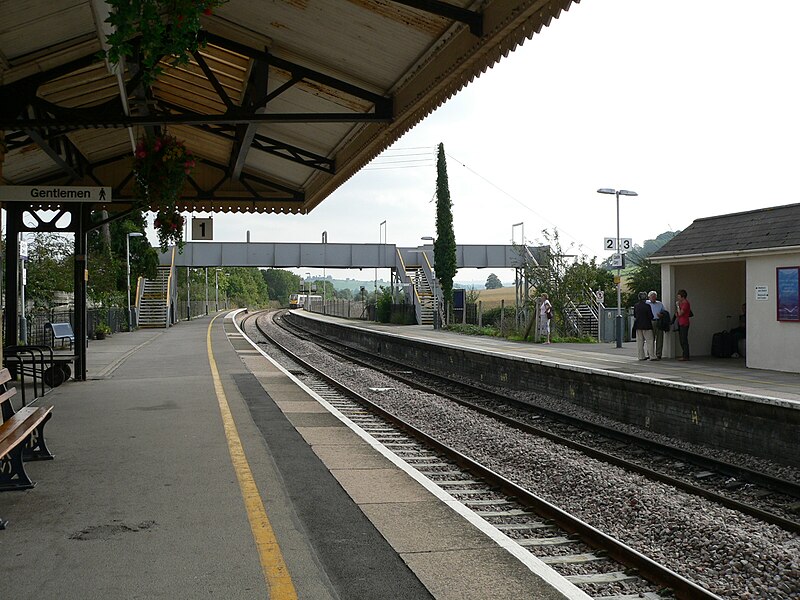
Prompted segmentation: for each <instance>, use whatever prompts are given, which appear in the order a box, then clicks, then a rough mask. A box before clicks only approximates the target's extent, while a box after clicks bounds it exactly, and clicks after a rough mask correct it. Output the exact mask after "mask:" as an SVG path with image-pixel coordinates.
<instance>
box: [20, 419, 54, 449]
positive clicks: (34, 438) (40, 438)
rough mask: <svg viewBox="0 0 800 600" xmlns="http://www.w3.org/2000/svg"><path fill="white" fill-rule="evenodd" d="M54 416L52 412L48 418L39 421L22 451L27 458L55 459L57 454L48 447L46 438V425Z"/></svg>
mask: <svg viewBox="0 0 800 600" xmlns="http://www.w3.org/2000/svg"><path fill="white" fill-rule="evenodd" d="M52 416H53V415H52V414H49V415H47V418H46V419H45V420H44V421H42V422H41V423H39V426H38V427H37V428H36V429H34V430H33V431H32V432H31V434H30V436H28V440H27V441H26V442H25V447H24V448H23V451H22V453H23V456H24V457H25V460H53V459H54V458H55V455H53V454H51V453H50V450H48V449H47V444H46V443H45V439H44V426H45V424H46V423H47V422H48V421H49V420H50V417H52Z"/></svg>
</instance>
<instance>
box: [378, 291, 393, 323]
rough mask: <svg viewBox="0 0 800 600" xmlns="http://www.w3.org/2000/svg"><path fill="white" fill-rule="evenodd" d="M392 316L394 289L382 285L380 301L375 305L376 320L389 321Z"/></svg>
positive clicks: (380, 321)
mask: <svg viewBox="0 0 800 600" xmlns="http://www.w3.org/2000/svg"><path fill="white" fill-rule="evenodd" d="M391 316H392V290H391V289H389V288H385V287H383V286H381V291H380V293H379V294H378V301H377V304H376V307H375V320H376V321H378V322H379V323H388V322H389V320H390V319H391Z"/></svg>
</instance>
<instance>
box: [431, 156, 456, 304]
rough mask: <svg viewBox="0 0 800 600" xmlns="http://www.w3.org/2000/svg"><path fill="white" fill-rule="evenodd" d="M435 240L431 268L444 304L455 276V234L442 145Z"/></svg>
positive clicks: (448, 296)
mask: <svg viewBox="0 0 800 600" xmlns="http://www.w3.org/2000/svg"><path fill="white" fill-rule="evenodd" d="M436 170H437V175H436V240H435V241H434V242H433V268H434V270H435V271H436V277H437V278H438V279H439V282H440V283H441V286H442V293H443V295H444V301H445V303H446V304H448V305H449V304H450V303H451V302H452V301H453V278H454V277H455V276H456V271H457V264H458V263H457V260H456V234H455V232H454V231H453V203H452V202H451V201H450V186H449V184H448V182H447V160H446V158H445V154H444V144H439V152H438V157H437V161H436Z"/></svg>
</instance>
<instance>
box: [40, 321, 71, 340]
mask: <svg viewBox="0 0 800 600" xmlns="http://www.w3.org/2000/svg"><path fill="white" fill-rule="evenodd" d="M45 327H49V328H50V330H51V331H52V332H53V337H54V338H74V337H75V333H74V332H73V331H72V325H70V324H69V323H46V324H45Z"/></svg>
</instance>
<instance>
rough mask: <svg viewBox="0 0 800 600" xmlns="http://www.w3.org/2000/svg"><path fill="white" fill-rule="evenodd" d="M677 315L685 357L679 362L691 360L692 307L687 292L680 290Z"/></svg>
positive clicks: (676, 309)
mask: <svg viewBox="0 0 800 600" xmlns="http://www.w3.org/2000/svg"><path fill="white" fill-rule="evenodd" d="M675 314H676V315H677V321H678V339H679V340H680V342H681V350H682V351H683V356H681V357H680V358H679V359H678V360H689V318H690V317H691V316H692V305H691V304H689V301H688V300H687V299H686V290H678V301H677V302H676V303H675Z"/></svg>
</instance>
